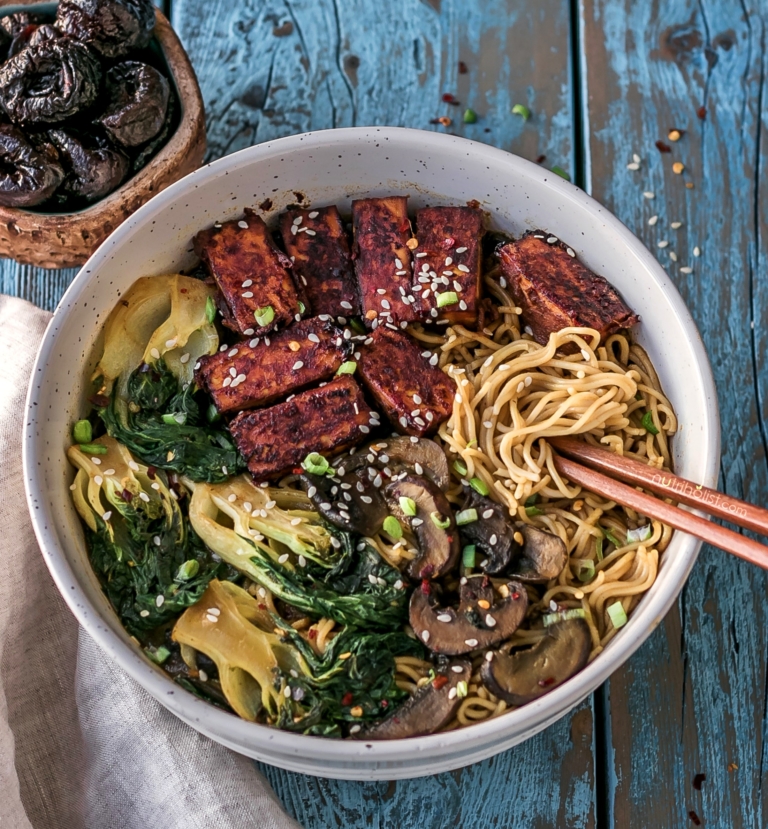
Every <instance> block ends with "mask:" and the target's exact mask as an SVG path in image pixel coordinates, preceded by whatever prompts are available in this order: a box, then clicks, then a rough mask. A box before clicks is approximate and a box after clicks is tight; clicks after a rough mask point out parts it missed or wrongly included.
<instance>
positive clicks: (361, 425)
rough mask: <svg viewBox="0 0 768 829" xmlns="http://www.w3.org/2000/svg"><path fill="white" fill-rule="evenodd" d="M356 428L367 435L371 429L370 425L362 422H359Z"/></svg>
mask: <svg viewBox="0 0 768 829" xmlns="http://www.w3.org/2000/svg"><path fill="white" fill-rule="evenodd" d="M358 428H359V429H360V431H361V432H362V433H363V434H364V435H367V434H368V433H369V432H370V431H371V429H370V427H369V426H366V425H365V424H364V423H361V424H360V426H359V427H358Z"/></svg>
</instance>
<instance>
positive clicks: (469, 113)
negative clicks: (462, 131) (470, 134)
mask: <svg viewBox="0 0 768 829" xmlns="http://www.w3.org/2000/svg"><path fill="white" fill-rule="evenodd" d="M464 123H465V124H475V123H477V113H476V112H475V111H474V109H465V110H464Z"/></svg>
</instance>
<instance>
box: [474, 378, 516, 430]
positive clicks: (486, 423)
mask: <svg viewBox="0 0 768 829" xmlns="http://www.w3.org/2000/svg"><path fill="white" fill-rule="evenodd" d="M518 391H520V389H519V388H518ZM483 426H485V428H486V429H491V428H492V427H493V423H492V422H491V421H490V420H484V421H483Z"/></svg>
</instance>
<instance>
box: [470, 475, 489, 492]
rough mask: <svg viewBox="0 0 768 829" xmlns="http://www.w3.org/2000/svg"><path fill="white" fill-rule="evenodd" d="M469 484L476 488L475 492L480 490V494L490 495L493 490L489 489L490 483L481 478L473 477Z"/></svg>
mask: <svg viewBox="0 0 768 829" xmlns="http://www.w3.org/2000/svg"><path fill="white" fill-rule="evenodd" d="M469 485H470V486H471V487H472V489H474V490H475V492H479V493H480V495H488V493H489V492H490V491H491V490H490V489H488V484H487V483H486V482H485V481H484V480H482V479H481V478H472V480H471V481H470V482H469Z"/></svg>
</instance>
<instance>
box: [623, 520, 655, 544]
mask: <svg viewBox="0 0 768 829" xmlns="http://www.w3.org/2000/svg"><path fill="white" fill-rule="evenodd" d="M652 535H653V527H652V526H651V525H650V524H646V525H645V526H644V527H638V528H637V529H636V530H629V532H628V533H627V544H631V543H632V542H634V541H647V540H648V539H649V538H650V537H651V536H652Z"/></svg>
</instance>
